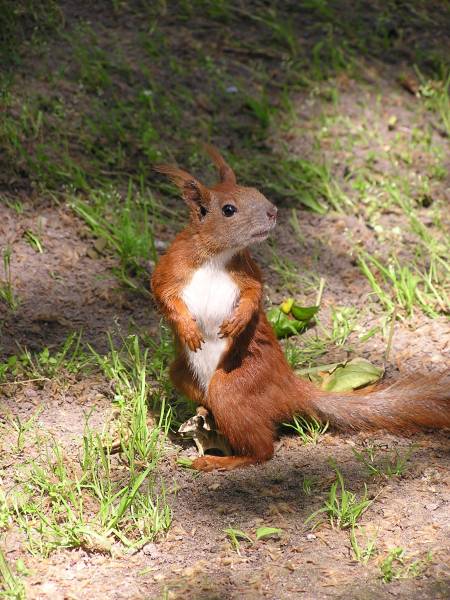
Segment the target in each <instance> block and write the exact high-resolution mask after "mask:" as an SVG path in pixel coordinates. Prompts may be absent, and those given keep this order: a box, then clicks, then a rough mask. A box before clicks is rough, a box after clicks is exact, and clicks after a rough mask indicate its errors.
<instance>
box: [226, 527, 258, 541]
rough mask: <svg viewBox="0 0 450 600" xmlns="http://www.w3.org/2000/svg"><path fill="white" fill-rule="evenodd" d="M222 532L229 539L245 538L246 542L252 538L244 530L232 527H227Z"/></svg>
mask: <svg viewBox="0 0 450 600" xmlns="http://www.w3.org/2000/svg"><path fill="white" fill-rule="evenodd" d="M224 532H225V533H226V534H227V535H228V537H230V538H231V539H233V538H235V539H239V540H247V541H248V542H252V543H253V540H252V538H251V537H250V536H249V535H248V533H245V531H241V530H240V529H233V527H228V528H227V529H224Z"/></svg>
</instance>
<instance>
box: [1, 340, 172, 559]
mask: <svg viewBox="0 0 450 600" xmlns="http://www.w3.org/2000/svg"><path fill="white" fill-rule="evenodd" d="M94 357H95V359H96V361H97V363H98V364H99V366H100V367H101V368H102V370H103V372H104V373H105V375H106V376H107V378H108V379H109V381H110V384H111V386H112V387H113V389H114V400H115V403H116V404H117V407H118V411H117V414H116V417H117V418H116V420H115V422H114V425H115V430H114V431H111V429H110V428H109V427H106V428H105V431H104V432H103V434H101V433H99V432H96V431H94V430H92V428H91V427H90V424H89V420H90V415H87V416H86V424H85V430H84V435H83V444H82V449H81V452H80V456H79V459H78V461H76V460H74V459H73V458H71V457H70V456H69V455H68V454H67V453H66V451H65V450H64V448H63V447H62V446H61V445H60V444H59V443H58V442H57V441H56V440H55V439H53V438H48V437H45V436H42V435H41V436H40V437H39V440H37V441H36V447H37V448H40V449H41V451H40V453H39V456H38V457H37V458H36V459H34V460H32V461H31V462H30V463H29V464H28V465H23V466H22V467H21V468H18V469H16V478H17V481H18V484H17V486H16V488H15V489H14V490H13V491H11V492H10V497H9V498H8V504H9V506H10V508H11V511H12V514H13V516H14V521H15V522H16V523H17V524H18V525H19V527H20V528H21V529H22V531H23V532H24V534H25V536H26V538H27V541H28V547H29V550H30V551H31V552H32V553H33V554H37V555H43V556H48V555H49V554H50V553H51V552H53V551H54V550H56V549H57V548H74V547H82V548H85V549H87V550H90V551H98V552H110V551H111V548H112V546H113V544H116V543H121V544H123V545H124V546H125V547H127V548H130V549H135V548H139V547H141V546H142V545H143V544H145V543H146V542H147V541H149V540H152V539H154V538H155V537H156V536H158V535H159V534H160V533H161V532H163V531H165V530H166V529H167V528H168V527H169V526H170V522H171V511H170V508H169V506H168V505H167V502H166V498H165V491H164V484H163V483H162V482H159V481H158V479H157V466H158V464H159V462H160V460H161V457H162V455H163V452H164V445H165V440H166V437H167V434H168V430H169V427H170V415H171V413H170V409H168V408H167V407H166V404H165V397H164V395H163V394H160V395H159V396H158V394H156V393H155V391H154V390H153V387H152V386H151V384H150V383H149V381H148V379H147V372H148V371H149V370H150V369H149V365H150V363H151V361H150V358H149V350H148V349H146V350H143V349H142V347H141V344H140V342H139V340H138V338H137V337H136V336H131V337H130V338H128V339H127V340H126V341H125V344H124V348H122V349H121V350H115V349H114V348H113V347H111V351H110V352H109V354H108V355H106V356H100V355H98V354H96V353H94ZM155 396H157V397H156V398H155ZM149 402H151V403H152V404H153V405H154V406H155V407H156V406H157V409H158V410H157V414H156V416H155V417H153V416H152V415H150V414H149V411H148V403H149ZM30 423H31V421H29V422H26V423H25V424H23V423H19V424H17V426H16V427H15V429H16V430H17V432H18V449H19V451H20V448H21V447H23V437H24V435H25V433H26V432H28V431H29V430H30V428H31V425H30ZM117 453H119V454H120V461H119V459H118V457H116V454H117ZM123 462H126V464H127V469H126V470H124V469H123V466H122V464H121V463H123Z"/></svg>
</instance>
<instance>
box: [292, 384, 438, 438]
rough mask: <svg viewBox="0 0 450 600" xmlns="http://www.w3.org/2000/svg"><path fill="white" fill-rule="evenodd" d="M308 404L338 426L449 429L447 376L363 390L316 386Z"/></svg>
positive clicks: (401, 430) (315, 413)
mask: <svg viewBox="0 0 450 600" xmlns="http://www.w3.org/2000/svg"><path fill="white" fill-rule="evenodd" d="M302 383H303V382H301V383H300V386H299V387H300V389H302ZM308 404H309V406H308V409H311V410H310V414H312V415H313V416H315V417H316V418H318V419H319V420H321V421H328V422H329V423H330V425H331V426H333V427H336V428H337V429H343V430H357V431H361V430H366V431H367V430H374V429H386V430H388V431H391V432H397V433H412V432H414V431H418V430H420V429H443V428H446V427H449V428H450V375H449V374H446V375H438V376H430V377H425V376H424V377H419V376H414V377H408V378H407V379H401V380H399V381H397V382H396V383H394V384H392V385H390V386H388V387H384V388H380V389H376V390H374V391H373V392H366V393H364V391H362V392H360V391H357V392H347V393H346V392H344V393H333V392H323V391H321V390H317V389H316V390H314V392H313V393H312V394H310V396H309V402H308ZM299 408H300V406H299ZM302 409H303V410H304V409H305V407H304V405H303V406H302V407H301V408H300V410H302ZM306 412H309V411H308V410H307V411H306Z"/></svg>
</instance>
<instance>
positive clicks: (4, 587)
mask: <svg viewBox="0 0 450 600" xmlns="http://www.w3.org/2000/svg"><path fill="white" fill-rule="evenodd" d="M0 598H9V599H10V600H25V599H26V594H25V586H24V584H23V582H22V581H21V580H20V578H19V577H18V576H17V575H16V574H15V573H14V571H13V569H12V567H11V565H10V564H9V563H8V561H7V560H6V557H5V555H4V553H3V550H2V549H1V546H0Z"/></svg>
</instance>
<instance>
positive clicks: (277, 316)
mask: <svg viewBox="0 0 450 600" xmlns="http://www.w3.org/2000/svg"><path fill="white" fill-rule="evenodd" d="M267 318H268V320H269V323H270V324H271V325H272V327H273V328H274V330H275V333H276V335H277V338H285V337H290V336H291V335H297V334H298V333H301V332H302V331H304V330H305V329H306V323H305V322H303V321H297V320H296V319H290V318H289V317H288V316H287V315H285V314H284V312H283V311H282V310H281V309H279V308H271V309H270V310H269V311H268V312H267Z"/></svg>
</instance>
